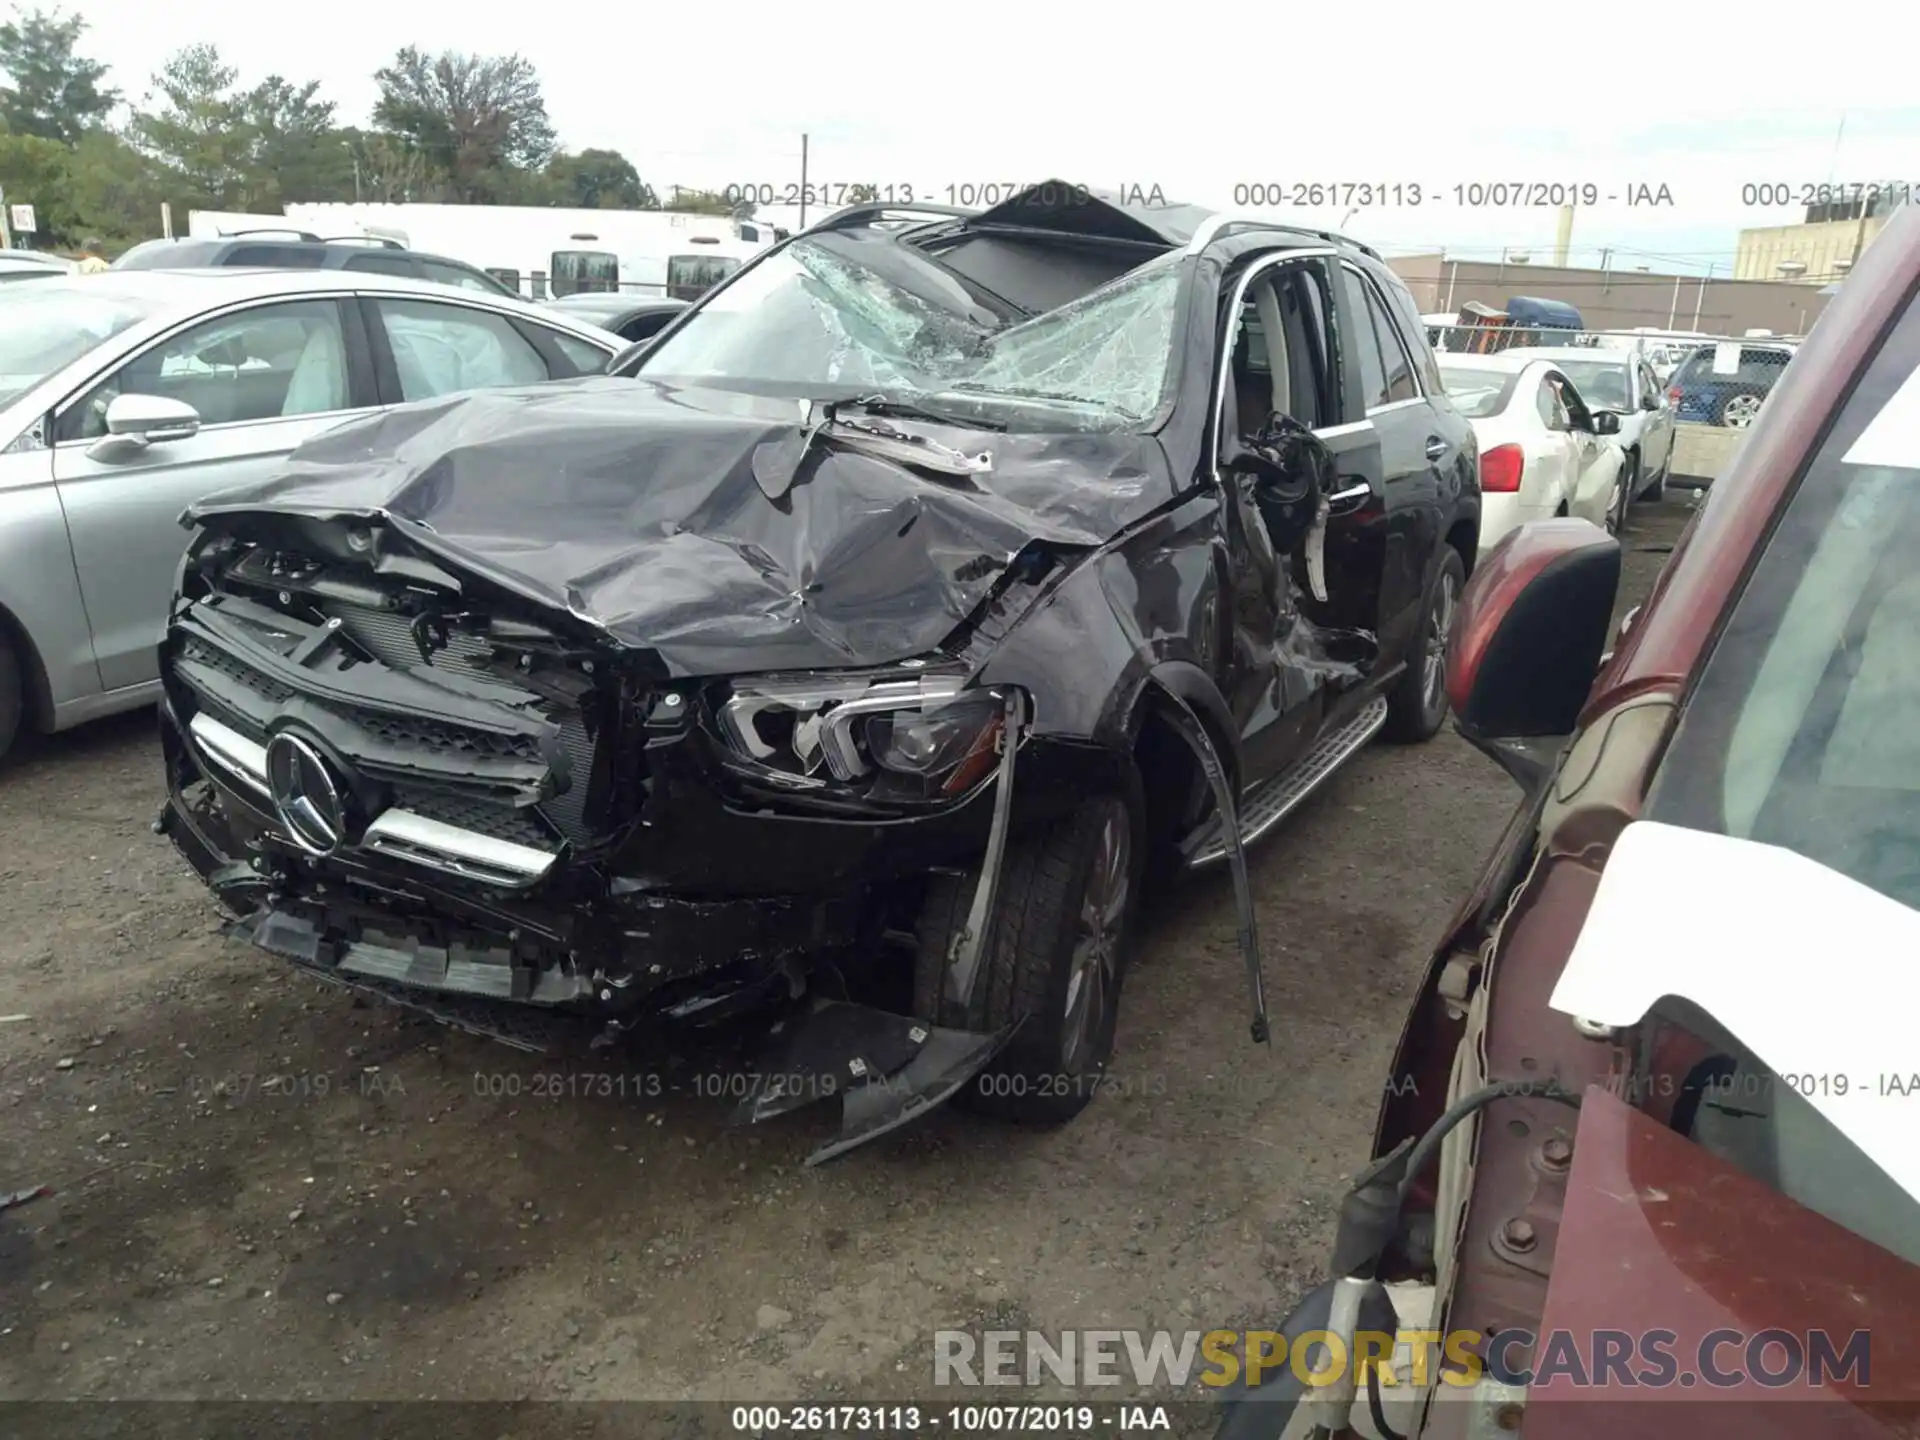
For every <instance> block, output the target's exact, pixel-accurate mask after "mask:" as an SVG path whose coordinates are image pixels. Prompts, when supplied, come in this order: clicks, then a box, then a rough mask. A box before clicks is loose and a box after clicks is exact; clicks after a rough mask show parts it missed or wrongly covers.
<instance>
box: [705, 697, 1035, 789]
mask: <svg viewBox="0 0 1920 1440" xmlns="http://www.w3.org/2000/svg"><path fill="white" fill-rule="evenodd" d="M1005 709H1006V697H1005V696H1004V695H1002V694H1001V693H999V692H998V691H995V690H982V689H968V688H966V682H965V680H964V679H963V678H961V677H958V676H946V675H924V676H917V677H915V678H914V679H911V680H868V679H862V678H857V677H826V678H821V677H807V678H798V679H785V678H771V677H770V678H767V679H762V680H747V681H736V682H735V683H734V684H733V686H732V687H731V691H730V694H729V695H728V698H727V699H726V701H725V702H724V703H723V704H722V705H721V706H720V707H719V719H720V727H721V730H722V731H723V732H724V734H725V737H726V739H727V742H728V744H729V745H731V746H732V748H733V749H734V750H735V751H737V752H738V753H739V754H740V755H741V756H743V757H744V758H746V759H747V760H749V761H751V762H752V763H753V766H754V768H755V769H756V770H757V771H760V772H761V773H763V774H764V775H765V776H766V777H767V778H769V779H772V780H774V781H776V782H777V783H784V784H786V785H789V786H792V787H795V788H806V789H813V788H818V787H821V786H825V785H827V784H829V783H831V782H833V781H839V782H841V783H843V784H851V783H854V782H858V781H863V780H872V781H880V782H884V780H885V779H886V777H887V776H889V775H891V776H897V777H902V778H905V779H910V780H913V781H918V782H920V784H919V785H918V786H916V787H914V788H915V789H916V790H918V791H919V792H920V793H925V792H926V791H927V790H929V789H931V790H932V791H934V792H935V793H938V794H942V795H959V794H962V793H964V792H965V791H967V790H968V789H970V788H972V787H973V786H974V785H975V784H977V783H978V782H979V781H980V780H981V779H983V778H984V777H985V776H986V774H987V772H988V771H989V770H991V769H992V768H993V765H994V761H995V759H996V758H997V756H998V755H999V747H1000V738H1001V732H1002V730H1003V728H1004V725H1005Z"/></svg>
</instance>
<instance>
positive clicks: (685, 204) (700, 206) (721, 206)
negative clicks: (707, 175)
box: [667, 185, 738, 215]
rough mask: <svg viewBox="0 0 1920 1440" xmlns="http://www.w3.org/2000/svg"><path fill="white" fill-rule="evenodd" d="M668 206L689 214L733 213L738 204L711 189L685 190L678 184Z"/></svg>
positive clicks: (670, 208)
mask: <svg viewBox="0 0 1920 1440" xmlns="http://www.w3.org/2000/svg"><path fill="white" fill-rule="evenodd" d="M667 208H668V209H669V210H678V211H680V212H681V213H682V214H687V215H732V214H733V213H734V211H735V210H736V209H737V208H738V206H737V205H736V204H735V202H734V201H732V200H729V199H727V197H726V196H724V195H716V194H715V193H714V192H713V191H711V190H683V189H681V188H680V187H679V186H678V185H676V186H674V187H673V195H672V199H671V200H670V201H669V202H668V204H667Z"/></svg>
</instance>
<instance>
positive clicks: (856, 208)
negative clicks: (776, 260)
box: [795, 204, 980, 235]
mask: <svg viewBox="0 0 1920 1440" xmlns="http://www.w3.org/2000/svg"><path fill="white" fill-rule="evenodd" d="M979 213H980V212H979V211H978V210H965V209H962V208H961V207H960V206H958V205H921V204H911V205H883V204H872V205H849V206H847V207H846V209H844V210H836V211H834V212H833V214H831V215H829V216H827V218H826V219H824V220H820V221H816V222H815V223H814V224H812V225H809V226H808V227H807V228H806V229H805V230H800V231H796V232H795V233H796V234H800V235H810V234H814V233H816V232H818V231H823V230H847V229H851V228H852V227H853V226H855V225H865V224H868V223H870V222H872V221H875V220H878V219H879V218H880V217H881V216H883V215H902V216H911V215H924V216H926V217H927V218H928V219H930V220H967V219H971V218H972V217H973V216H975V215H978V214H979Z"/></svg>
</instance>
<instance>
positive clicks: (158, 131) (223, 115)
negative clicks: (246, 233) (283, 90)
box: [131, 44, 271, 210]
mask: <svg viewBox="0 0 1920 1440" xmlns="http://www.w3.org/2000/svg"><path fill="white" fill-rule="evenodd" d="M238 78H239V76H238V72H237V71H235V70H234V69H233V67H232V66H230V65H227V64H226V63H225V62H223V61H222V60H221V59H220V51H219V50H218V48H216V47H215V46H212V45H204V44H203V45H189V46H187V48H186V49H184V50H182V51H180V52H179V53H178V54H176V55H174V57H173V58H172V59H170V60H169V61H167V63H166V65H165V66H164V67H163V68H162V69H161V71H160V73H159V74H157V75H155V76H154V77H153V86H154V90H155V91H157V92H158V93H157V95H149V96H148V97H147V102H146V103H147V105H148V106H149V107H152V108H149V109H146V110H142V111H137V112H136V113H135V114H134V117H133V124H132V127H131V130H132V135H133V138H134V141H135V143H136V144H138V145H139V146H140V148H141V149H142V150H144V151H145V152H146V153H147V155H148V156H149V157H151V158H152V159H153V161H154V162H155V163H156V164H158V165H160V166H161V167H162V168H163V169H164V170H165V171H166V172H167V173H168V178H169V181H170V186H169V188H170V189H172V190H174V192H175V193H174V196H173V198H174V199H175V201H176V202H178V203H182V204H185V205H187V206H188V207H190V208H194V209H201V210H244V209H246V208H247V207H248V206H249V205H250V204H256V203H265V202H266V198H267V197H266V196H265V194H264V193H263V192H265V191H267V190H268V189H269V188H270V185H271V182H270V181H268V180H263V179H262V177H261V176H260V175H259V173H258V172H257V171H256V170H255V169H254V168H253V165H252V163H251V162H252V160H253V154H252V151H253V132H252V130H251V128H250V127H249V126H248V124H247V115H246V102H245V100H244V99H243V98H242V97H241V96H239V95H237V94H235V93H234V83H235V81H236V80H237V79H238Z"/></svg>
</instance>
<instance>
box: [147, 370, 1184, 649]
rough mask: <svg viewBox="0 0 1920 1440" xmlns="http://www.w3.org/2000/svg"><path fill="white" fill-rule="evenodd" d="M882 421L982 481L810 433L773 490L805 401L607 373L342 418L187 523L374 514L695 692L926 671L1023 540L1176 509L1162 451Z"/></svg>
mask: <svg viewBox="0 0 1920 1440" xmlns="http://www.w3.org/2000/svg"><path fill="white" fill-rule="evenodd" d="M816 412H817V407H816ZM847 413H849V414H855V413H857V412H847ZM886 424H887V425H888V426H890V427H892V428H894V429H896V430H901V431H907V432H911V433H917V434H923V435H925V436H926V437H928V438H930V439H933V440H936V441H937V442H938V443H939V444H940V445H942V446H946V447H950V448H952V449H954V450H958V451H963V452H965V453H967V454H969V455H976V454H978V453H980V452H982V451H985V452H988V453H990V454H991V457H992V463H991V466H990V467H989V468H987V469H985V470H984V471H983V472H981V473H978V474H969V475H955V474H941V473H938V472H936V471H933V470H923V469H920V468H917V467H914V466H911V465H909V464H906V463H902V462H901V461H899V460H897V459H893V458H889V457H888V456H887V455H886V454H884V453H874V452H873V449H872V447H868V448H866V449H862V448H857V447H856V446H854V445H849V444H842V443H839V442H837V441H835V440H833V439H831V438H827V437H822V436H816V437H815V438H814V440H813V442H812V443H811V444H809V445H806V446H805V447H804V454H805V458H804V461H803V463H802V464H801V465H800V467H799V468H798V470H797V471H796V472H795V473H794V476H793V482H792V484H791V487H790V488H788V489H787V490H786V491H785V493H783V494H779V495H778V496H771V495H769V493H768V492H767V489H766V488H763V484H762V482H761V481H760V480H757V479H756V478H755V471H754V457H755V454H756V452H760V453H761V454H762V457H763V462H762V463H763V468H764V456H765V453H766V452H767V447H774V448H778V449H783V450H786V451H788V452H789V453H791V452H793V451H794V450H795V445H794V441H795V439H796V437H798V436H799V435H800V433H801V431H802V430H803V428H804V416H803V408H802V405H801V402H799V401H797V400H791V399H768V398H763V397H759V396H752V395H745V394H741V393H737V392H733V391H720V390H705V389H682V388H675V387H672V386H668V385H664V384H661V383H658V382H651V381H645V380H631V379H621V378H593V379H587V380H580V381H571V382H563V383H560V384H554V385H542V386H536V387H530V388H526V389H520V390H492V391H481V392H476V393H473V394H470V395H466V396H462V397H455V398H452V399H448V400H442V401H436V402H430V403H423V404H418V405H410V406H405V407H402V408H399V409H394V410H389V411H383V412H381V413H380V414H377V415H374V416H370V417H368V418H367V419H364V420H359V421H352V422H349V423H348V424H346V425H343V426H341V427H339V428H338V429H335V430H331V431H329V432H327V433H326V434H325V435H322V436H319V437H317V438H316V439H314V440H312V441H309V442H308V443H307V444H306V445H303V446H302V447H301V448H300V449H298V450H296V451H295V452H294V453H293V454H292V456H290V457H289V458H288V460H287V462H286V464H285V466H284V467H283V469H282V471H281V473H280V474H279V475H278V476H277V477H276V478H274V479H272V480H269V481H267V482H265V483H263V484H261V485H258V486H253V487H248V488H245V489H242V490H235V491H225V492H222V493H221V494H219V495H218V496H215V497H212V498H210V499H208V500H206V501H203V502H201V503H200V504H198V505H196V506H194V507H192V508H191V509H189V510H188V511H187V513H186V515H185V516H184V517H183V523H185V524H189V525H194V524H200V523H203V522H205V521H208V520H211V519H214V518H215V517H218V516H222V515H232V514H236V513H241V512H263V511H264V512H280V513H287V514H299V515H306V516H313V517H318V518H335V517H347V516H359V517H372V518H379V519H382V520H384V521H385V522H386V523H388V524H390V525H392V526H394V527H395V528H396V529H398V530H400V531H402V532H403V533H405V534H406V535H407V536H408V537H410V538H411V539H413V540H414V541H415V542H416V543H417V544H419V545H420V546H421V547H422V548H424V549H427V550H429V551H432V552H433V553H435V554H437V555H439V556H441V557H443V558H445V559H447V560H449V561H452V562H454V563H456V564H459V565H461V566H463V567H465V568H466V569H468V570H469V571H471V572H472V573H474V574H476V575H480V576H483V577H485V578H487V579H490V580H492V581H494V582H496V583H498V584H501V585H503V586H505V587H506V588H508V589H510V590H513V591H515V592H517V593H519V594H522V595H525V596H528V597H529V598H532V599H535V600H538V601H541V602H543V603H545V604H549V605H551V606H553V607H555V608H557V609H561V610H565V611H568V612H570V613H572V614H574V615H576V616H578V617H579V618H581V619H583V620H586V621H589V622H590V623H592V624H594V625H596V626H597V627H599V628H600V629H601V630H603V631H604V632H605V633H607V634H608V635H610V636H611V637H613V638H614V639H615V640H618V641H619V642H621V643H623V644H626V645H630V646H633V647H636V648H640V649H646V650H650V651H652V652H654V653H655V654H656V655H657V656H658V657H659V658H660V660H661V661H662V662H663V663H664V664H665V666H666V668H667V669H668V671H669V672H670V673H672V674H673V675H676V676H697V675H721V674H740V673H744V672H748V671H756V670H787V669H814V668H829V667H837V666H863V665H880V664H885V663H888V662H890V661H894V660H899V659H903V658H906V657H908V656H912V655H917V654H922V653H924V652H926V651H927V650H929V649H931V648H932V647H934V646H935V645H937V644H938V643H939V642H940V641H941V640H942V639H944V638H945V637H946V636H947V635H948V634H949V633H950V632H951V631H952V630H953V629H954V627H955V626H956V625H958V624H959V623H960V622H961V621H962V620H964V619H965V618H966V617H967V616H968V615H969V614H971V613H972V612H973V610H974V609H975V608H976V607H977V606H978V605H979V604H980V602H981V601H982V600H983V599H985V598H986V596H987V595H988V593H989V592H990V591H991V590H992V589H993V587H994V585H995V583H996V582H997V581H998V579H999V578H1000V575H1001V573H1002V572H1003V571H1004V570H1005V569H1006V567H1007V566H1008V564H1009V563H1010V562H1011V561H1012V560H1013V558H1014V556H1015V555H1017V554H1018V553H1019V552H1020V551H1021V550H1022V549H1023V548H1025V547H1026V546H1027V545H1029V544H1031V543H1033V542H1035V541H1040V542H1046V543H1050V544H1055V545H1060V546H1065V547H1095V546H1099V545H1102V544H1104V543H1105V542H1106V541H1108V540H1109V539H1111V538H1112V537H1113V536H1114V535H1115V534H1117V533H1118V532H1119V531H1121V530H1122V529H1124V528H1125V527H1126V526H1128V525H1130V524H1132V523H1134V522H1135V521H1138V520H1140V519H1142V518H1144V517H1145V516H1147V515H1148V514H1150V513H1151V512H1152V511H1154V510H1155V509H1157V508H1159V507H1160V506H1162V505H1164V504H1166V503H1167V501H1169V500H1170V499H1171V498H1172V496H1173V493H1174V484H1173V478H1172V475H1171V471H1170V469H1169V466H1168V464H1167V460H1166V455H1165V452H1164V450H1163V449H1162V448H1161V447H1160V445H1159V443H1158V442H1157V441H1155V440H1154V439H1153V438H1152V437H1150V436H1143V435H1133V434H1124V433H1122V434H1106V433H1088V432H1085V431H1079V432H1074V433H1069V434H1057V435H1007V434H999V433H994V432H988V431H973V430H964V429H957V428H950V427H944V426H932V425H921V424H919V423H917V422H912V421H907V420H898V419H894V418H892V417H888V418H887V420H886Z"/></svg>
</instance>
